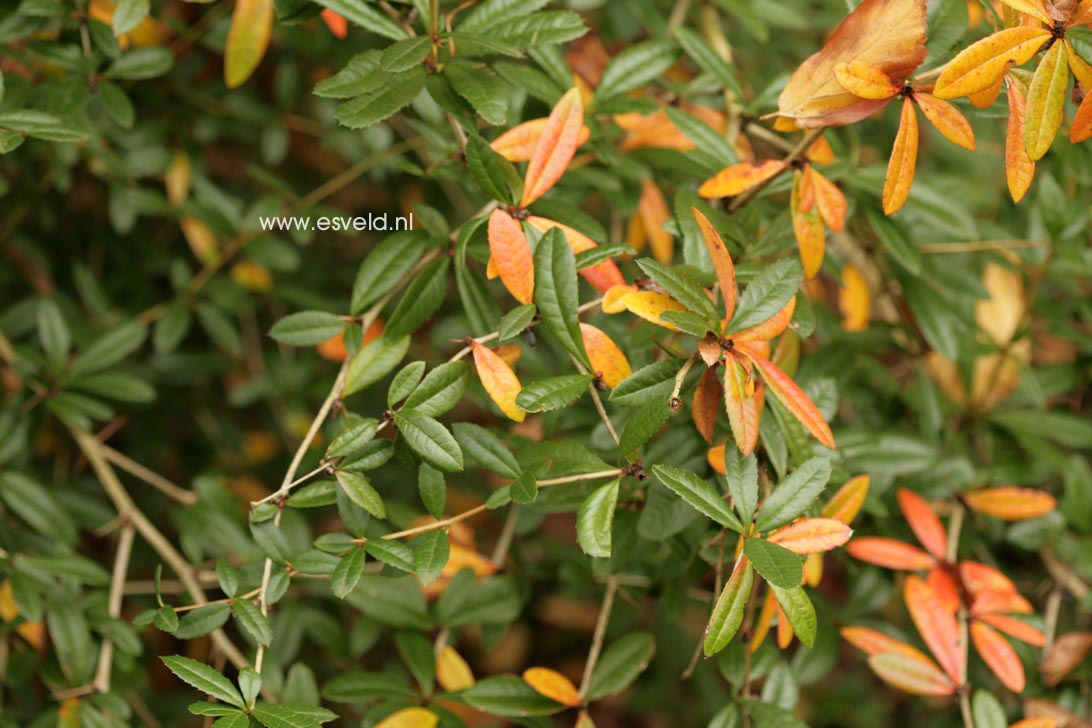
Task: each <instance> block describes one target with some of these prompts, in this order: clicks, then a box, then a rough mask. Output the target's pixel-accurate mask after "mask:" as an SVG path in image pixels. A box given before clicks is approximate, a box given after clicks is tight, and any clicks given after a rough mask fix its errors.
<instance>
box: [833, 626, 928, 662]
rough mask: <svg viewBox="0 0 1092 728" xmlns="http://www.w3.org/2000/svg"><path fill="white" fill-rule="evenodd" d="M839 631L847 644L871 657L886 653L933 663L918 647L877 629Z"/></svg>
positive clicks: (853, 628)
mask: <svg viewBox="0 0 1092 728" xmlns="http://www.w3.org/2000/svg"><path fill="white" fill-rule="evenodd" d="M839 631H840V632H841V634H842V638H843V639H845V641H846V642H848V643H849V644H851V645H853V646H854V647H856V648H857V649H858V650H860V651H861V652H863V653H865V654H866V655H869V656H871V655H882V654H884V653H885V652H886V653H894V654H899V655H906V656H907V657H913V658H915V659H917V660H920V661H923V662H928V663H930V664H932V662H933V661H932V660H930V659H929V656H928V655H926V654H925V653H924V652H922V651H921V650H919V649H918V648H917V647H914V646H913V645H909V644H907V643H905V642H902V641H900V640H897V639H895V638H894V637H891V636H889V635H887V634H884V633H883V632H880V631H879V630H877V629H871V628H870V627H842V629H841V630H839ZM938 669H939V668H938Z"/></svg>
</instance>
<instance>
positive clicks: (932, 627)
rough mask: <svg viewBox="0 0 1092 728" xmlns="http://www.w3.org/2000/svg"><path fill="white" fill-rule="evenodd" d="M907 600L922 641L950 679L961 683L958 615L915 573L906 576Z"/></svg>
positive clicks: (911, 617)
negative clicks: (956, 616)
mask: <svg viewBox="0 0 1092 728" xmlns="http://www.w3.org/2000/svg"><path fill="white" fill-rule="evenodd" d="M903 598H904V600H905V601H906V609H907V611H909V612H910V619H912V620H913V622H914V626H915V627H917V628H918V632H919V633H920V634H921V638H922V639H923V640H925V644H926V645H928V646H929V650H930V651H931V652H932V653H933V655H934V656H935V657H936V658H937V662H939V663H940V666H941V667H942V668H944V672H946V673H948V677H950V678H951V679H952V681H953V682H956V683H958V682H959V672H960V664H961V663H962V660H963V658H962V657H961V653H960V639H959V627H958V626H957V624H956V618H955V614H953V613H952V612H949V611H948V610H947V609H945V608H944V607H943V606H942V604H941V601H940V600H939V599H938V598H937V595H936V593H935V592H934V591H933V589H932V588H931V587H930V586H929V585H928V584H927V583H925V581H924V580H923V579H922V578H921V577H919V576H916V575H914V574H911V575H910V576H908V577H906V583H905V585H904V587H903Z"/></svg>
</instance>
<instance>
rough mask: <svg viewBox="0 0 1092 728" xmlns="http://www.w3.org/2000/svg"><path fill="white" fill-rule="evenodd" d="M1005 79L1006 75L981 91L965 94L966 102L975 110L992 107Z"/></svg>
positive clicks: (999, 77)
mask: <svg viewBox="0 0 1092 728" xmlns="http://www.w3.org/2000/svg"><path fill="white" fill-rule="evenodd" d="M1005 78H1006V75H1005V74H1002V75H1000V76H998V77H997V80H996V81H994V82H993V83H991V84H990V85H989V86H987V87H986V88H984V89H982V90H981V91H975V92H974V93H969V94H967V100H968V101H970V102H971V106H973V107H975V108H976V109H988V108H990V107H991V106H993V102H994V101H997V97H998V96H999V95H1000V94H1001V86H1002V85H1003V84H1004V83H1005ZM938 98H939V97H938Z"/></svg>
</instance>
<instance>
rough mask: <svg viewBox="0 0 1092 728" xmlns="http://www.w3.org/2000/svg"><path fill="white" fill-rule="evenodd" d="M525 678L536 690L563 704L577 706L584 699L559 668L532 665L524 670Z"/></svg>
mask: <svg viewBox="0 0 1092 728" xmlns="http://www.w3.org/2000/svg"><path fill="white" fill-rule="evenodd" d="M523 679H524V681H526V682H527V684H528V685H530V686H531V687H533V688H534V689H535V692H537V693H539V694H541V695H545V696H546V697H547V698H549V699H550V700H556V701H557V702H559V703H561V704H562V705H568V706H569V707H575V706H577V705H580V704H581V703H582V702H583V701H582V700H581V699H580V692H579V691H578V690H577V689H576V686H575V685H573V683H572V681H571V680H569V678H567V677H565V676H564V675H562V674H561V673H560V672H558V671H557V670H551V669H550V668H548V667H531V668H528V669H527V670H524V672H523Z"/></svg>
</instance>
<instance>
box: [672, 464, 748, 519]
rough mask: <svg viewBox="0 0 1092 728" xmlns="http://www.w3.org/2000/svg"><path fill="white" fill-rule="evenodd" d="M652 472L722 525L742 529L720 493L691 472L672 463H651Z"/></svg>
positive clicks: (696, 507)
mask: <svg viewBox="0 0 1092 728" xmlns="http://www.w3.org/2000/svg"><path fill="white" fill-rule="evenodd" d="M652 474H653V475H655V476H656V479H657V480H659V481H660V482H661V483H663V484H664V485H666V486H667V487H668V488H670V489H671V490H672V491H674V492H675V494H676V495H677V496H679V497H680V498H682V499H683V500H684V501H686V502H687V503H689V504H690V505H691V506H693V507H694V508H695V509H696V510H697V511H698V512H699V513H702V514H704V515H706V516H708V517H709V518H712V519H713V520H714V521H716V522H717V523H719V524H720V525H722V526H726V527H727V528H730V529H732V530H733V531H739V532H742V531H743V526H742V525H741V524H740V522H739V519H737V518H736V516H735V514H734V513H732V511H731V510H730V509H729V508H728V504H727V503H725V502H724V499H723V498H722V497H721V495H720V493H718V492H717V490H716V489H715V488H714V487H713V486H712V485H710V484H709V483H708V481H705V480H702V479H701V478H699V477H698V476H696V475H694V474H693V473H691V472H689V471H687V470H682V469H681V468H676V467H674V466H672V465H653V466H652Z"/></svg>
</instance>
